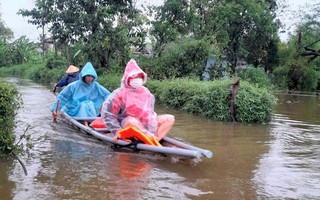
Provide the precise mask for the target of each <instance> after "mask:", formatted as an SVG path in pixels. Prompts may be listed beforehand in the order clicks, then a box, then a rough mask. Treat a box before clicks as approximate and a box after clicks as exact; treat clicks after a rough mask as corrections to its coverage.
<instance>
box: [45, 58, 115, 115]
mask: <svg viewBox="0 0 320 200" xmlns="http://www.w3.org/2000/svg"><path fill="white" fill-rule="evenodd" d="M87 75H91V76H93V77H94V80H93V81H92V82H91V83H86V82H85V81H84V80H83V78H84V77H85V76H87ZM97 80H98V75H97V73H96V70H95V69H94V68H93V66H92V64H91V63H90V62H88V63H86V65H85V66H84V67H83V69H82V70H81V73H80V75H79V80H77V81H75V82H72V83H70V84H69V85H67V86H66V87H65V88H64V89H63V90H62V91H61V92H60V93H59V95H58V96H57V99H56V101H55V102H54V103H53V105H52V107H51V112H53V111H54V109H55V107H56V103H57V100H60V104H59V108H58V110H61V109H62V108H63V109H64V112H66V113H67V114H68V115H70V116H73V117H97V116H98V115H99V109H100V106H101V105H102V103H103V102H104V101H105V100H106V99H107V97H108V96H109V94H110V92H109V91H108V90H107V89H106V88H104V87H103V86H102V85H100V84H99V83H98V82H97Z"/></svg>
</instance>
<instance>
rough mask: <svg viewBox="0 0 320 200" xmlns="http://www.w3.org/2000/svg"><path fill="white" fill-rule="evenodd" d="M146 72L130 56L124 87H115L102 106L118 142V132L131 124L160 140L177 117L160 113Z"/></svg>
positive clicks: (105, 117)
mask: <svg viewBox="0 0 320 200" xmlns="http://www.w3.org/2000/svg"><path fill="white" fill-rule="evenodd" d="M146 82H147V74H146V73H145V72H144V71H143V70H142V69H141V68H140V67H139V66H138V64H137V63H136V61H135V60H134V59H131V60H130V61H129V62H128V64H127V66H126V69H125V72H124V74H123V77H122V79H121V87H119V88H118V89H116V90H114V91H113V92H112V93H111V94H110V95H109V96H108V98H107V99H106V101H105V102H104V103H103V105H102V109H101V117H102V118H103V119H104V122H105V123H106V125H107V127H108V129H109V130H110V131H111V133H113V134H114V137H113V140H114V141H117V139H118V137H119V134H118V131H119V130H121V129H122V128H125V127H127V126H129V125H132V126H134V127H136V128H138V129H139V130H140V131H141V132H143V133H145V134H146V135H147V136H149V137H151V136H155V137H156V138H157V140H158V141H160V140H161V139H162V138H163V137H165V136H166V135H167V133H168V132H169V131H170V129H171V128H172V126H173V124H174V121H175V119H174V116H173V115H169V114H163V115H157V113H156V112H155V111H154V103H155V97H154V96H153V94H151V92H150V91H149V89H148V88H146V87H145V86H143V85H144V84H145V83H146Z"/></svg>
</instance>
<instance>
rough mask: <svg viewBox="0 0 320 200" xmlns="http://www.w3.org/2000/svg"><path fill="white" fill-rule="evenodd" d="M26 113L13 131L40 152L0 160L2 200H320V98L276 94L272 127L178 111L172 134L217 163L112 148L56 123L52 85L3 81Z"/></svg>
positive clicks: (0, 191)
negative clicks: (17, 94) (15, 90)
mask: <svg viewBox="0 0 320 200" xmlns="http://www.w3.org/2000/svg"><path fill="white" fill-rule="evenodd" d="M5 80H6V81H7V82H9V83H12V84H14V85H16V86H17V88H18V90H19V92H20V93H21V94H22V97H23V100H24V107H23V109H21V110H20V111H19V114H18V115H17V117H16V121H17V128H16V129H15V131H16V133H17V135H18V136H19V135H21V134H23V133H24V131H25V129H26V128H27V127H28V126H30V127H29V130H28V134H30V135H31V141H32V144H33V145H34V147H33V148H32V149H31V150H30V151H29V152H28V153H27V154H26V155H24V156H21V159H22V160H23V161H24V162H25V165H26V168H27V171H28V175H25V174H24V172H23V169H22V167H21V165H20V164H19V163H18V161H16V160H6V159H3V160H1V162H0V170H1V173H0V193H1V199H5V200H6V199H15V200H21V199H36V200H37V199H39V200H40V199H41V200H42V199H120V200H122V199H130V200H134V199H179V200H180V199H201V200H202V199H237V200H238V199H246V200H247V199H320V181H319V180H320V99H319V97H315V96H288V95H279V96H278V98H279V102H278V103H279V104H278V107H277V110H276V114H274V116H273V119H272V121H271V122H270V123H269V124H266V125H248V124H232V123H226V122H216V121H212V120H209V119H206V118H202V117H199V116H192V115H190V114H188V113H185V112H182V111H174V110H172V109H166V108H163V107H157V108H156V111H157V112H158V113H159V114H161V113H170V114H173V115H175V118H176V124H175V125H174V128H173V129H172V131H171V132H170V133H169V136H171V137H173V138H177V139H180V140H183V141H185V142H186V143H191V144H193V145H194V146H198V147H201V148H204V149H209V150H211V151H212V152H213V153H214V155H213V158H211V159H206V158H203V159H192V160H181V159H178V158H175V157H163V156H155V155H153V154H145V153H128V152H121V151H118V150H114V149H112V148H111V146H108V145H106V144H104V143H102V142H100V141H98V140H95V139H94V138H92V137H90V136H88V135H85V134H82V133H78V132H76V131H75V129H73V128H72V127H70V126H69V125H68V124H66V123H64V121H63V119H61V118H58V123H53V122H52V116H51V113H50V107H51V104H52V102H53V100H54V98H55V96H54V94H53V93H52V92H51V91H50V88H47V87H44V86H41V85H38V84H35V83H33V82H31V81H28V80H20V79H16V78H6V79H5Z"/></svg>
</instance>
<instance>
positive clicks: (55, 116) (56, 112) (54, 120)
mask: <svg viewBox="0 0 320 200" xmlns="http://www.w3.org/2000/svg"><path fill="white" fill-rule="evenodd" d="M59 104H60V100H58V101H57V105H56V109H55V110H54V111H53V113H54V114H56V115H53V122H57V117H58V109H59Z"/></svg>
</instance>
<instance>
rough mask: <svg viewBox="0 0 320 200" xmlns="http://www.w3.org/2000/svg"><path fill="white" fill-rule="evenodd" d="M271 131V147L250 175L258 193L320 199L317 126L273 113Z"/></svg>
mask: <svg viewBox="0 0 320 200" xmlns="http://www.w3.org/2000/svg"><path fill="white" fill-rule="evenodd" d="M270 134H271V135H272V136H273V139H272V140H271V142H270V150H269V152H268V153H267V154H264V155H263V156H262V158H261V160H260V163H259V165H258V168H257V170H256V171H255V177H254V178H253V181H254V183H255V185H257V193H258V194H259V195H260V196H268V198H272V199H279V198H280V199H287V198H290V199H319V197H320V167H319V166H320V160H319V158H320V125H315V124H310V123H308V122H305V121H298V120H290V118H288V117H287V116H286V115H282V114H276V115H275V116H274V120H273V122H272V123H271V124H270Z"/></svg>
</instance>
